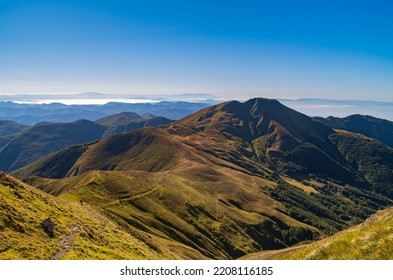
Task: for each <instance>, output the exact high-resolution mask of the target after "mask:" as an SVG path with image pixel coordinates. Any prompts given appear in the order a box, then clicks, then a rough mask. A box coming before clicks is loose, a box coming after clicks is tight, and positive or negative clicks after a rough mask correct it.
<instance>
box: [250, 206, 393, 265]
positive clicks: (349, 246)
mask: <svg viewBox="0 0 393 280" xmlns="http://www.w3.org/2000/svg"><path fill="white" fill-rule="evenodd" d="M392 228H393V208H389V209H387V210H384V211H380V212H378V213H376V214H374V215H373V216H371V217H370V218H368V219H367V220H366V221H365V222H364V223H362V224H359V225H357V226H355V227H351V228H348V229H346V230H343V231H341V232H339V233H337V234H335V235H333V236H331V237H328V238H325V239H322V240H320V241H317V242H314V243H311V244H307V245H303V246H298V247H292V248H288V249H286V250H278V251H267V252H261V253H256V254H251V255H247V256H245V257H244V258H243V259H254V260H256V259H291V260H392V259H393V250H392V248H393V231H392Z"/></svg>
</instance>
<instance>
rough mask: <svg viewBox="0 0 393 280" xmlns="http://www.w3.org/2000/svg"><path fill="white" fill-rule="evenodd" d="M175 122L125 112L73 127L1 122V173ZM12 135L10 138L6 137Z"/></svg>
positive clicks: (75, 124)
mask: <svg viewBox="0 0 393 280" xmlns="http://www.w3.org/2000/svg"><path fill="white" fill-rule="evenodd" d="M171 122H172V121H171V120H169V119H166V118H164V117H156V116H153V115H150V116H149V117H148V118H144V117H142V116H140V115H138V114H136V113H131V112H124V113H119V114H116V115H113V116H109V117H106V118H103V119H99V120H97V121H96V122H92V121H88V120H79V121H75V122H70V123H53V122H41V123H38V124H36V125H33V126H31V127H29V126H25V125H21V124H18V123H14V122H11V121H2V122H0V133H1V136H2V137H1V138H0V158H1V159H2V160H1V162H0V170H3V171H5V172H11V171H13V170H16V169H18V168H21V167H24V166H26V165H27V164H30V163H32V162H34V161H36V160H38V159H40V158H42V157H44V156H46V155H49V154H50V153H53V152H57V151H59V150H61V149H63V148H66V147H69V146H71V145H77V144H84V143H89V142H94V141H97V140H99V139H101V138H105V137H108V136H110V135H113V134H118V133H124V132H127V131H131V130H134V129H138V128H142V127H147V126H161V125H166V124H169V123H171ZM6 132H8V134H6Z"/></svg>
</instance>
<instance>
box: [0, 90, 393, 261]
mask: <svg viewBox="0 0 393 280" xmlns="http://www.w3.org/2000/svg"><path fill="white" fill-rule="evenodd" d="M133 116H134V115H133V114H127V115H120V116H114V117H110V118H106V119H101V120H99V121H97V123H98V124H97V123H95V124H94V125H100V126H103V127H104V126H106V127H108V124H114V127H117V126H121V125H124V121H123V118H124V117H126V118H133ZM344 122H345V121H344ZM369 123H372V120H370V122H369ZM109 127H110V126H109ZM112 127H113V126H112ZM379 129H381V131H383V132H384V133H388V132H387V131H389V129H388V128H385V126H381V127H378V125H377V129H376V130H379ZM104 130H105V129H104ZM373 131H374V132H375V129H374V130H373ZM117 132H123V130H122V129H120V130H117V129H114V130H113V133H117ZM101 137H102V136H101ZM379 139H380V140H378V139H374V138H373V137H372V136H368V135H364V134H360V132H358V131H355V128H353V127H352V128H351V126H350V125H349V124H347V126H346V127H335V125H333V123H330V121H329V120H328V119H327V120H325V119H313V118H310V117H308V116H306V115H303V114H301V113H299V112H297V111H295V110H292V109H290V108H288V107H286V106H284V105H282V104H281V103H280V102H278V101H276V100H270V99H263V98H255V99H251V100H248V101H246V102H243V103H241V102H238V101H230V102H225V103H221V104H218V105H214V106H210V107H207V108H204V109H202V110H200V111H198V112H196V113H193V114H191V115H189V116H186V117H184V118H183V119H180V120H179V121H176V122H173V123H169V124H167V126H165V127H146V128H141V129H137V130H134V131H131V132H126V133H122V134H115V135H107V136H105V137H104V138H102V139H101V140H98V141H96V142H90V143H81V144H79V145H78V144H77V145H73V146H68V147H66V148H65V149H62V150H60V151H58V152H55V153H52V154H49V155H47V156H44V157H41V158H40V159H38V160H37V161H35V162H32V163H30V164H28V165H26V166H24V167H22V168H20V169H18V170H15V171H13V172H12V174H11V175H12V176H15V177H16V178H19V179H21V180H23V181H24V182H25V183H28V184H30V185H32V186H34V187H36V188H37V189H34V195H35V196H36V197H40V196H42V197H45V198H46V197H48V198H47V199H50V201H53V203H54V204H55V203H59V204H61V205H64V207H66V206H67V207H69V209H70V210H69V211H75V212H74V213H78V212H79V211H81V215H76V217H73V216H72V215H70V214H68V213H69V212H67V211H65V210H64V211H52V210H45V211H46V212H45V211H44V212H43V213H42V214H40V216H39V218H38V216H37V217H36V219H37V221H35V223H33V222H32V224H29V223H28V222H27V221H26V220H23V219H22V217H23V214H20V216H16V217H12V219H11V218H8V220H10V219H11V220H12V221H14V222H13V223H10V222H7V221H8V220H4V219H3V224H4V225H5V226H3V227H2V228H3V229H2V231H0V234H1V235H2V237H4V236H7V235H6V234H9V235H12V233H15V235H12V236H18V238H22V239H23V238H26V232H27V233H29V232H30V230H31V231H34V232H39V229H38V228H37V223H38V220H39V219H43V218H44V217H45V216H47V215H49V213H52V214H51V215H52V216H53V219H54V220H55V221H56V223H60V228H59V231H58V232H56V234H55V236H56V237H55V238H57V239H51V242H52V243H51V244H52V246H53V248H52V249H51V251H50V252H47V253H42V255H41V256H40V257H39V258H51V257H53V256H54V255H56V250H60V249H61V244H63V243H61V240H63V239H62V238H65V236H67V235H68V236H69V235H70V234H72V233H73V228H75V227H76V226H74V225H76V224H78V225H80V224H81V223H84V222H83V219H81V218H77V217H85V216H86V215H87V214H89V213H90V212H89V211H94V212H91V213H90V214H89V219H91V220H92V221H91V222H89V223H91V224H93V223H95V222H97V223H99V222H100V219H99V218H97V217H102V219H107V220H108V223H109V222H110V223H111V226H113V228H115V227H118V228H121V230H120V229H119V230H118V231H116V232H117V233H119V234H122V235H124V236H127V238H133V242H134V244H137V243H138V244H137V245H135V246H136V248H138V246H141V251H143V252H144V255H143V256H141V257H142V258H158V256H157V255H159V256H160V258H168V259H171V258H181V259H195V258H197V259H201V258H212V259H235V258H239V257H244V256H248V255H249V254H252V253H256V252H259V251H266V250H277V249H283V248H288V247H290V246H293V245H296V244H299V243H300V242H305V241H311V240H314V239H317V238H320V237H321V236H326V235H331V234H333V233H336V232H338V231H340V230H343V229H346V228H348V227H351V226H354V225H356V224H358V223H360V222H362V221H364V220H366V219H367V218H368V217H370V216H371V215H372V214H374V213H376V212H377V211H378V210H380V209H383V208H387V207H389V206H392V205H393V191H392V187H391V182H393V149H392V148H391V147H390V146H388V145H387V144H386V143H384V142H383V141H382V138H381V137H380V138H379ZM385 142H386V141H385ZM3 149H4V148H3ZM2 176H3V177H4V178H5V179H4V180H3V181H4V182H5V183H1V182H0V183H1V184H2V185H1V184H0V185H1V186H2V190H3V192H4V197H5V199H4V201H5V205H6V207H8V208H10V207H12V205H13V203H14V202H12V203H11V202H10V201H11V200H15V199H18V197H19V196H18V195H17V194H15V193H13V191H11V190H10V187H8V188H7V187H6V186H5V185H12V184H14V185H21V186H23V188H24V189H25V190H26V191H24V192H23V193H22V194H20V196H21V197H22V198H19V200H20V203H23V201H24V200H26V199H30V200H32V198H29V195H27V194H28V193H30V191H28V190H30V189H31V188H32V187H30V186H27V185H25V184H24V183H21V182H20V181H18V180H16V179H13V178H12V177H10V176H9V175H5V174H4V175H2ZM8 181H12V182H13V183H12V184H9V183H8ZM44 193H45V195H41V194H44ZM15 197H16V198H15ZM15 203H17V202H15ZM37 203H38V202H37ZM3 208H4V207H3ZM8 208H7V209H8ZM71 208H72V209H73V210H72V209H71ZM45 209H48V208H45ZM7 211H8V210H7ZM19 211H20V212H21V211H23V210H21V209H19ZM21 213H22V212H21ZM65 217H67V219H66V218H65ZM93 220H94V221H93ZM107 220H105V222H107ZM84 224H87V222H86V223H84ZM18 225H20V226H23V227H24V228H26V227H28V229H27V230H25V232H23V230H22V232H21V231H18V228H19V227H18ZM70 225H71V226H70ZM81 228H82V226H78V227H77V229H76V230H75V231H74V232H75V234H74V239H72V240H75V241H74V242H81V238H82V239H83V238H85V236H84V235H83V236H82V230H81ZM83 229H84V231H83V232H85V231H88V230H87V228H86V227H84V226H83ZM4 232H5V233H6V234H5V233H4ZM16 232H17V233H16ZM110 232H112V231H111V230H107V231H105V230H104V232H103V233H101V232H100V231H98V230H95V231H94V234H91V235H90V239H89V238H86V239H84V240H83V244H84V246H85V248H86V249H85V251H84V254H81V253H80V251H81V250H82V248H81V247H77V248H76V249H75V250H74V249H70V250H68V251H67V252H65V253H64V254H63V255H62V256H61V257H62V258H76V259H78V258H86V256H90V255H93V253H94V254H95V252H96V251H97V250H98V248H104V249H102V250H109V249H105V248H110V249H111V250H112V251H111V252H112V253H111V254H108V255H105V254H100V255H94V256H95V257H93V258H115V257H114V256H115V255H116V254H117V255H116V256H117V257H118V258H123V257H124V254H123V255H122V253H124V252H123V251H122V248H124V247H122V246H124V245H122V244H123V243H116V242H115V241H114V239H113V236H109V235H108V234H110ZM97 235H98V236H97ZM88 236H89V235H88ZM15 238H17V237H15ZM40 238H42V239H40V240H37V241H36V242H37V244H40V243H41V242H43V241H44V240H45V239H46V237H45V235H44V234H43V233H42V232H41V233H40ZM6 240H11V239H9V238H6ZM12 240H14V241H12ZM12 240H11V241H9V243H7V244H11V245H9V246H8V247H7V248H8V249H7V250H6V251H4V252H5V256H7V257H6V258H37V256H34V255H32V253H31V252H30V253H25V255H23V254H22V253H23V250H21V249H20V247H18V246H20V245H18V244H16V243H17V242H16V241H15V240H16V239H12ZM72 240H71V238H70V240H69V241H70V242H71V241H72ZM123 241H124V240H122V241H121V242H123ZM56 242H57V246H56ZM12 244H16V245H14V247H13V245H12ZM78 244H81V243H78ZM100 246H101V247H100ZM117 246H119V251H118V250H117ZM0 257H1V255H0ZM128 257H130V258H137V257H136V256H135V257H133V256H128Z"/></svg>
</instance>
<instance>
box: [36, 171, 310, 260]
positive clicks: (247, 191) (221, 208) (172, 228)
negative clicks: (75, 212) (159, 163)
mask: <svg viewBox="0 0 393 280" xmlns="http://www.w3.org/2000/svg"><path fill="white" fill-rule="evenodd" d="M30 180H31V181H30V182H31V183H32V184H33V185H35V186H37V187H39V188H41V189H42V190H44V191H46V192H49V193H50V194H53V195H55V196H58V197H60V198H62V199H64V200H70V201H79V200H81V199H82V200H83V201H86V202H87V203H89V204H92V205H95V206H96V207H99V208H100V209H103V211H107V212H110V213H112V214H114V215H116V216H117V217H119V218H121V219H122V220H124V221H126V222H127V223H128V224H130V225H132V226H134V227H136V228H138V229H140V230H143V231H144V232H148V233H150V234H152V235H156V236H159V237H162V238H165V239H169V240H173V241H176V242H180V243H182V244H186V245H188V246H190V247H192V248H194V249H195V250H197V251H199V252H201V253H202V254H203V255H205V256H207V257H210V258H215V259H227V258H236V257H239V256H241V255H244V254H246V253H249V252H255V251H258V250H261V249H269V248H270V249H272V248H283V247H286V246H289V245H290V244H295V243H297V242H299V241H300V240H303V239H305V238H309V239H310V238H313V236H316V235H318V230H317V229H315V228H313V227H311V226H308V225H306V224H303V223H301V222H298V221H296V220H295V219H293V218H290V217H289V216H287V215H286V214H285V208H284V207H283V206H282V205H281V204H280V203H277V202H276V201H274V200H273V199H271V198H270V197H269V196H268V195H266V194H265V190H264V188H269V187H273V186H272V185H271V183H270V182H268V181H266V180H264V179H262V178H258V177H251V178H250V177H248V176H246V175H244V174H242V173H240V172H237V171H231V170H229V169H226V168H222V169H218V170H217V169H209V168H207V167H204V166H198V165H194V166H193V167H191V168H186V167H184V169H183V170H182V171H173V172H156V173H150V172H141V171H139V172H135V171H134V172H116V171H92V172H88V173H84V174H82V175H79V176H75V177H69V178H66V179H61V180H53V179H42V178H37V177H35V178H31V179H30ZM262 186H264V187H262ZM278 210H280V211H278Z"/></svg>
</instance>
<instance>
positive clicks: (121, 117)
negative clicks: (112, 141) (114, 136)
mask: <svg viewBox="0 0 393 280" xmlns="http://www.w3.org/2000/svg"><path fill="white" fill-rule="evenodd" d="M143 120H144V118H143V117H142V116H140V115H138V114H137V113H133V112H122V113H118V114H115V115H112V116H108V117H105V118H101V119H98V120H96V121H95V122H96V123H98V124H100V125H103V126H116V125H123V124H126V123H128V122H130V121H143Z"/></svg>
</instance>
